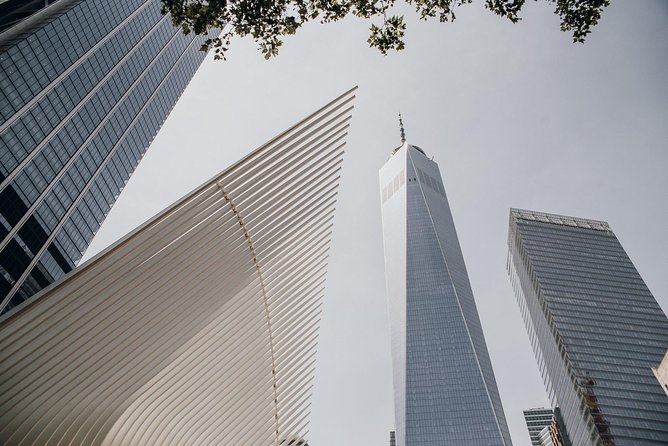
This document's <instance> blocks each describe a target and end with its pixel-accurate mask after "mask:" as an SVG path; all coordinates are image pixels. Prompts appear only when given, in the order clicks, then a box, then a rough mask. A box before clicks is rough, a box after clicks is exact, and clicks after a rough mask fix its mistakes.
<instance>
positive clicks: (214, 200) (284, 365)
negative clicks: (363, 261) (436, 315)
mask: <svg viewBox="0 0 668 446" xmlns="http://www.w3.org/2000/svg"><path fill="white" fill-rule="evenodd" d="M354 91H355V89H352V90H350V91H348V92H347V93H345V94H343V95H342V96H340V97H339V98H337V99H335V100H334V101H332V102H331V103H329V104H327V105H326V106H325V107H323V108H322V109H320V110H318V111H317V112H316V113H314V114H312V115H311V116H309V117H307V118H306V119H304V120H303V121H301V122H299V123H298V124H297V125H295V126H293V127H292V128H290V129H289V130H287V131H286V132H285V133H283V134H281V135H279V136H278V137H276V138H274V139H273V140H272V141H270V142H269V143H267V144H266V145H264V146H262V147H260V148H259V149H257V150H256V151H254V152H253V153H252V154H250V155H249V156H248V157H246V158H245V159H243V160H241V161H239V162H238V163H237V164H235V165H234V166H233V167H231V168H230V169H228V170H227V171H225V172H224V173H222V174H220V175H219V176H217V177H216V178H214V179H213V180H211V181H209V182H208V183H206V184H204V185H203V186H201V187H200V188H198V189H197V190H195V191H194V192H192V193H191V194H189V195H188V196H186V197H185V198H183V199H182V200H180V201H179V202H177V203H176V204H174V205H173V206H171V207H170V208H168V209H167V210H165V211H164V212H162V213H161V214H159V215H158V216H156V217H155V218H153V219H152V220H150V221H149V222H147V223H146V224H144V225H143V226H141V227H140V228H138V229H136V230H135V231H133V232H132V233H131V234H129V235H128V236H126V237H125V238H124V239H122V240H121V241H119V242H117V243H116V244H114V245H113V246H111V247H110V248H108V249H107V250H106V251H104V252H103V253H101V254H100V255H98V256H97V257H95V258H94V259H92V260H90V261H89V262H87V263H86V264H84V265H82V266H81V267H79V268H77V269H76V270H74V271H73V272H72V273H70V274H69V275H67V276H66V277H65V278H64V279H63V280H60V281H59V282H56V283H55V284H53V285H52V286H50V287H49V288H47V289H45V290H43V291H42V292H41V293H40V294H38V295H36V296H35V297H34V298H33V299H32V300H30V301H28V302H26V303H24V304H23V305H22V306H19V307H17V308H16V309H15V310H14V311H12V312H10V313H9V314H7V315H5V316H4V317H3V318H0V443H2V444H39V445H45V444H54V445H55V444H59V445H84V444H85V445H102V444H104V445H116V444H124V445H125V444H127V445H135V444H136V445H164V444H183V445H198V444H215V445H250V446H255V445H279V444H281V443H283V444H285V443H284V441H285V440H286V439H288V441H289V440H293V439H297V438H303V437H305V436H306V434H307V432H308V431H307V429H308V428H307V426H308V415H309V404H310V403H309V398H310V390H311V387H312V380H313V368H314V355H315V348H316V343H317V330H318V325H319V319H320V312H321V302H322V297H323V292H324V284H325V276H326V269H327V257H328V249H329V242H330V235H331V231H332V219H333V217H334V208H335V204H336V197H337V188H338V184H339V180H340V173H341V162H342V156H343V147H344V145H345V137H346V135H347V129H348V127H349V120H350V118H351V115H350V114H351V111H352V108H353V107H352V101H353V99H354V97H355V96H354Z"/></svg>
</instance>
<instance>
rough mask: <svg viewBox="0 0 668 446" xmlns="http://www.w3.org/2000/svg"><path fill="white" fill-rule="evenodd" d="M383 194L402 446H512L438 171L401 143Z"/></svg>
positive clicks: (383, 177)
mask: <svg viewBox="0 0 668 446" xmlns="http://www.w3.org/2000/svg"><path fill="white" fill-rule="evenodd" d="M380 190H381V197H382V218H383V242H384V247H385V277H386V284H387V294H388V301H389V314H390V329H391V330H390V334H391V344H392V365H393V367H392V368H393V370H392V371H393V375H394V410H395V428H396V437H395V438H396V444H397V446H441V445H450V444H452V445H459V446H510V445H511V444H512V443H511V439H510V435H509V433H508V427H507V424H506V419H505V416H504V413H503V407H502V405H501V398H500V397H499V392H498V389H497V386H496V380H495V378H494V372H493V370H492V364H491V361H490V358H489V353H488V352H487V346H486V343H485V337H484V335H483V331H482V327H481V324H480V318H479V317H478V311H477V309H476V304H475V300H474V298H473V291H472V290H471V284H470V283H469V279H468V274H467V272H466V265H465V264H464V258H463V256H462V251H461V248H460V246H459V241H458V239H457V232H456V230H455V224H454V221H453V219H452V214H451V213H450V206H449V204H448V199H447V197H446V193H445V189H444V187H443V182H442V181H441V174H440V172H439V168H438V165H437V164H436V163H435V162H434V161H433V160H431V159H429V158H428V157H427V156H426V155H425V153H424V151H423V150H422V149H420V148H418V147H416V146H413V145H409V144H407V143H404V144H403V145H402V146H401V147H399V148H398V149H396V150H395V151H394V152H393V153H392V156H391V157H390V159H389V160H388V161H387V162H386V163H385V165H384V166H383V167H382V168H381V170H380Z"/></svg>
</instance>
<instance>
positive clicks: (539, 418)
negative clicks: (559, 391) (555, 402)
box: [524, 408, 554, 446]
mask: <svg viewBox="0 0 668 446" xmlns="http://www.w3.org/2000/svg"><path fill="white" fill-rule="evenodd" d="M553 417H554V411H553V410H552V409H546V408H539V409H529V410H525V411H524V421H525V422H526V424H527V430H528V431H529V438H530V439H531V445H532V446H541V440H540V434H541V431H542V430H543V429H544V428H545V427H549V426H550V425H551V424H552V418H553ZM548 432H549V429H548Z"/></svg>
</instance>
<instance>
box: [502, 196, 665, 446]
mask: <svg viewBox="0 0 668 446" xmlns="http://www.w3.org/2000/svg"><path fill="white" fill-rule="evenodd" d="M508 252H509V256H508V271H509V274H510V279H511V282H512V284H513V287H514V289H515V292H516V294H517V300H518V303H519V306H520V310H521V312H522V316H523V317H524V321H525V323H526V327H527V331H528V332H529V337H530V339H531V344H532V346H533V349H534V352H535V355H536V359H537V361H538V364H539V367H540V369H541V373H542V375H543V380H544V381H545V386H546V389H547V392H548V396H549V397H550V399H551V400H552V404H553V405H554V406H558V407H559V408H560V411H561V417H562V419H563V423H564V425H565V430H566V434H567V435H568V437H569V439H570V441H571V442H572V444H574V445H578V446H586V445H595V446H603V445H615V446H626V445H660V444H668V398H666V396H665V394H664V393H663V391H662V390H661V386H660V385H659V383H658V382H657V380H656V378H655V377H654V376H653V374H652V367H656V365H657V364H659V363H660V362H661V358H662V357H663V354H664V352H665V351H666V346H668V318H666V315H665V314H664V313H663V311H662V310H661V308H660V307H659V305H658V304H657V302H656V300H655V299H654V297H653V296H652V293H651V292H650V291H649V289H648V288H647V285H645V282H644V281H643V280H642V277H640V274H639V273H638V271H637V270H636V269H635V267H634V266H633V263H632V262H631V260H630V259H629V257H628V255H627V254H626V252H625V251H624V248H622V245H621V244H620V243H619V240H617V237H616V236H615V234H614V233H613V232H612V230H611V229H610V226H609V225H608V224H607V223H606V222H602V221H595V220H588V219H583V218H575V217H566V216H562V215H552V214H545V213H541V212H534V211H525V210H519V209H511V211H510V229H509V234H508Z"/></svg>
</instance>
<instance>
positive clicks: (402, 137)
mask: <svg viewBox="0 0 668 446" xmlns="http://www.w3.org/2000/svg"><path fill="white" fill-rule="evenodd" d="M399 132H401V144H403V143H405V142H406V132H405V131H404V121H403V120H402V119H401V112H400V113H399Z"/></svg>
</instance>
